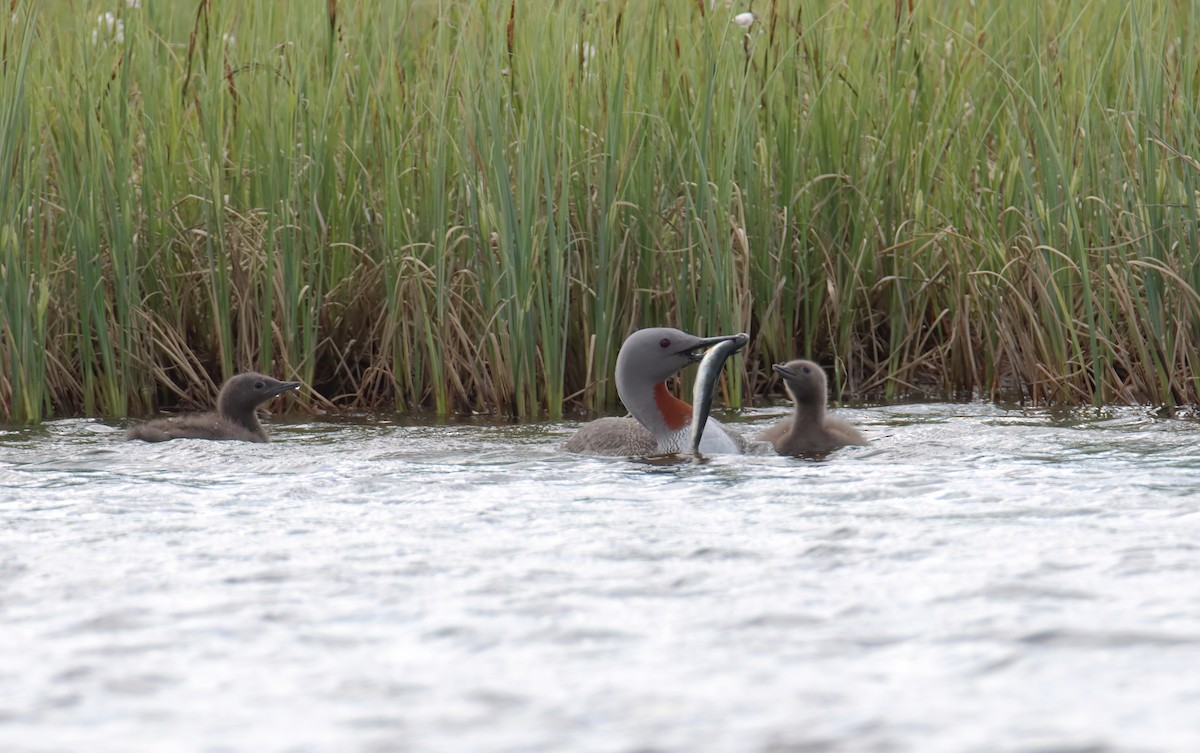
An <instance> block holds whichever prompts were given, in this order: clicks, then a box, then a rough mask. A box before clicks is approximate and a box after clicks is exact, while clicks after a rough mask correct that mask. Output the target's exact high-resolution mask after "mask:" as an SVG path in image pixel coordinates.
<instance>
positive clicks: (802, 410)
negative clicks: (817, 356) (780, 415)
mask: <svg viewBox="0 0 1200 753" xmlns="http://www.w3.org/2000/svg"><path fill="white" fill-rule="evenodd" d="M771 368H772V369H774V370H775V373H776V374H778V375H779V376H781V377H783V384H784V386H785V387H786V388H787V392H788V395H790V396H791V398H792V402H794V403H795V405H796V412H795V413H794V414H793V415H792V417H791V418H786V419H784V420H783V421H780V422H779V423H777V424H775V425H774V426H772V427H771V428H769V429H767V430H766V431H764V432H763V433H762V434H760V435H759V437H758V438H759V439H761V440H764V441H766V442H770V443H771V444H773V445H774V446H775V451H776V452H778V453H779V454H780V455H803V454H806V453H817V452H829V451H831V450H836V449H838V448H839V447H845V446H846V445H865V444H867V438H866V437H865V436H863V435H862V432H860V431H859V430H858V429H855V428H854V427H853V426H851V425H849V424H847V423H846V422H845V421H840V420H838V419H836V418H830V417H829V416H826V415H825V392H826V389H827V387H826V380H825V372H824V371H823V370H822V369H821V367H820V366H818V365H816V364H815V363H813V362H812V361H789V362H787V363H777V364H775V365H773V366H772V367H771Z"/></svg>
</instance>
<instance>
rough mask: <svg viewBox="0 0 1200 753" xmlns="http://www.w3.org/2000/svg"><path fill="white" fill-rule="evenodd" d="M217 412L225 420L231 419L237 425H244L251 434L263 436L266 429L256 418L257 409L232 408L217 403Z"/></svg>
mask: <svg viewBox="0 0 1200 753" xmlns="http://www.w3.org/2000/svg"><path fill="white" fill-rule="evenodd" d="M217 413H218V414H219V415H220V416H221V417H222V418H224V419H226V420H227V421H232V422H233V423H235V424H237V425H238V426H241V427H244V428H245V429H247V430H248V431H250V432H251V433H253V434H258V435H262V436H265V435H266V431H265V430H264V429H263V426H262V424H261V423H260V422H259V420H258V410H257V409H256V408H251V409H250V410H248V411H247V410H232V409H230V408H229V406H227V405H224V404H221V403H218V404H217Z"/></svg>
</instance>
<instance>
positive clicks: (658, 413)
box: [617, 382, 692, 452]
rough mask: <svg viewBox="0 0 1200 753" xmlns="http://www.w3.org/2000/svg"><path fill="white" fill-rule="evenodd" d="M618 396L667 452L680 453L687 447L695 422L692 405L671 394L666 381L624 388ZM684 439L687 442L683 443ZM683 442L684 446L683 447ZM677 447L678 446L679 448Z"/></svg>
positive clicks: (619, 391) (661, 448) (660, 447)
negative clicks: (693, 420)
mask: <svg viewBox="0 0 1200 753" xmlns="http://www.w3.org/2000/svg"><path fill="white" fill-rule="evenodd" d="M621 386H622V385H620V384H618V390H617V391H618V394H619V395H620V397H621V402H622V403H624V404H625V407H626V408H627V409H629V412H630V414H632V415H633V417H634V418H636V419H637V421H638V423H640V424H641V425H642V426H645V427H646V428H647V429H648V430H649V431H650V433H651V434H653V435H654V438H655V439H656V440H658V446H659V449H660V450H661V451H664V452H678V451H680V448H682V447H683V446H684V445H685V444H686V441H684V440H686V437H687V436H688V435H689V427H690V425H691V421H692V406H691V405H689V404H687V403H685V402H684V401H682V400H680V399H679V398H677V397H675V396H674V395H672V394H671V391H670V390H668V389H667V384H666V382H656V383H654V384H642V385H636V386H635V385H624V386H625V387H626V389H620V388H621ZM680 437H683V438H684V440H680ZM681 442H682V444H681ZM676 445H679V446H678V447H676Z"/></svg>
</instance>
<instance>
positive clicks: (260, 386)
mask: <svg viewBox="0 0 1200 753" xmlns="http://www.w3.org/2000/svg"><path fill="white" fill-rule="evenodd" d="M266 386H267V385H265V384H263V383H262V382H255V383H254V389H256V390H261V389H262V388H263V387H266Z"/></svg>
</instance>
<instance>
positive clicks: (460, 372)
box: [0, 0, 1200, 421]
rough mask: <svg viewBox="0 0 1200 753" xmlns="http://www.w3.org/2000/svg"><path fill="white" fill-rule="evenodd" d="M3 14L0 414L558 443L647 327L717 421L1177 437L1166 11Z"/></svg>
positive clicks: (692, 0)
mask: <svg viewBox="0 0 1200 753" xmlns="http://www.w3.org/2000/svg"><path fill="white" fill-rule="evenodd" d="M4 6H5V11H4V18H3V19H0V21H3V23H0V169H2V171H3V180H2V181H0V317H2V318H0V419H2V420H11V421H38V420H41V419H43V418H45V417H49V416H52V415H77V414H85V415H103V416H110V417H120V416H126V415H145V414H148V413H151V412H153V411H154V410H155V409H156V408H157V406H158V405H159V404H160V403H164V404H173V403H176V402H181V401H182V402H184V404H186V405H194V404H195V403H192V402H190V401H192V400H195V401H196V403H199V404H204V403H205V401H206V400H207V399H209V398H210V397H211V396H212V395H213V394H215V392H216V386H217V385H219V384H220V383H221V381H222V380H223V379H224V378H225V377H228V376H229V375H231V374H233V373H236V372H238V371H242V370H250V369H254V370H259V371H262V372H265V373H268V374H271V375H273V376H275V377H277V378H280V379H297V380H300V381H303V382H304V383H305V384H306V385H309V386H310V387H312V393H311V405H312V406H314V407H316V408H322V407H323V408H325V409H332V408H345V409H354V410H381V409H387V410H401V411H404V410H415V409H421V410H432V411H434V412H435V413H437V414H441V415H446V414H451V413H456V412H470V411H494V412H498V413H502V414H509V415H515V416H522V417H532V416H537V415H546V416H549V417H551V418H557V417H561V415H562V413H563V411H564V408H565V409H566V410H568V411H574V410H581V409H582V410H589V411H604V410H607V409H611V408H613V407H614V406H615V405H617V401H616V391H615V385H614V384H613V381H612V379H611V378H610V375H611V373H612V370H613V366H614V363H615V360H616V354H617V349H618V347H619V346H620V343H621V341H622V340H623V338H624V336H625V335H626V334H627V333H628V332H629V331H631V330H632V329H635V328H637V327H642V326H659V325H662V326H679V327H682V328H683V329H685V330H688V331H690V332H694V333H697V334H702V335H712V334H718V333H735V332H742V331H745V332H749V333H750V335H751V341H750V344H749V346H748V347H747V349H746V351H745V352H744V355H743V357H742V358H740V359H734V360H733V361H731V363H730V366H729V367H727V369H726V375H725V380H724V386H723V389H724V391H725V395H724V399H725V401H726V403H727V404H730V405H734V406H736V405H740V404H742V402H743V401H744V400H749V399H753V398H754V396H756V395H763V394H767V393H768V392H769V391H771V390H772V388H773V383H772V382H770V381H769V380H770V374H771V372H770V364H771V363H774V362H782V361H789V360H792V359H793V358H797V357H802V358H810V359H813V360H815V361H817V362H819V363H821V364H823V365H825V366H827V367H832V379H831V384H832V386H833V389H834V391H835V394H836V395H838V396H865V395H872V396H879V397H881V398H883V399H897V398H901V397H903V396H906V395H910V394H912V393H914V392H924V393H926V394H929V395H932V396H942V395H949V394H955V393H962V392H968V393H974V394H980V395H983V396H985V397H989V396H997V395H1000V394H1009V395H1013V394H1019V395H1020V396H1021V397H1022V398H1023V399H1026V400H1029V401H1032V402H1034V403H1039V404H1109V403H1148V404H1153V405H1162V406H1168V407H1170V406H1176V405H1194V404H1196V403H1198V402H1200V363H1198V361H1200V258H1198V257H1200V212H1198V204H1200V50H1198V49H1197V45H1198V44H1200V33H1198V31H1200V30H1198V29H1196V28H1195V26H1194V24H1195V23H1196V19H1200V0H1172V1H1171V2H1160V1H1158V0H1153V1H1152V0H1132V1H1131V2H1129V3H1060V2H1052V1H1051V0H976V1H975V2H965V1H964V0H895V1H894V2H889V3H880V2H870V1H869V0H845V1H844V2H833V1H832V0H830V1H826V2H812V1H811V0H808V1H804V2H801V0H756V2H754V3H752V4H751V3H748V2H747V3H741V2H739V3H735V4H734V5H732V6H729V7H727V6H726V3H725V2H724V0H721V1H720V2H716V3H712V2H711V0H677V1H674V2H661V3H659V2H650V3H647V2H634V1H633V0H607V1H606V2H596V1H593V2H582V1H581V0H557V1H555V0H519V1H517V0H504V1H503V2H499V1H497V0H480V1H478V2H476V0H441V1H440V2H438V1H436V0H431V1H428V2H422V1H421V0H412V2H387V3H354V4H350V3H339V2H337V0H291V1H290V2H288V3H275V2H246V3H228V2H212V1H211V0H190V1H186V2H185V1H175V0H172V1H170V2H166V1H164V0H140V1H138V0H113V1H112V2H104V3H91V2H88V3H37V2H32V1H31V0H10V2H8V3H4ZM742 6H745V7H742ZM747 12H753V14H754V19H753V22H752V23H751V24H750V25H749V26H748V27H744V26H743V24H744V23H745V21H746V17H745V16H741V17H740V18H739V19H737V20H738V21H740V22H741V23H738V22H735V15H737V14H744V13H747ZM305 394H306V395H308V394H309V393H308V392H306V393H305Z"/></svg>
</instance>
